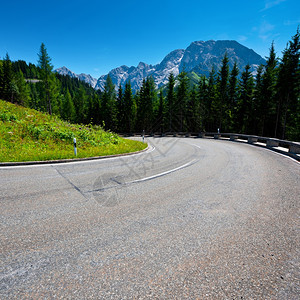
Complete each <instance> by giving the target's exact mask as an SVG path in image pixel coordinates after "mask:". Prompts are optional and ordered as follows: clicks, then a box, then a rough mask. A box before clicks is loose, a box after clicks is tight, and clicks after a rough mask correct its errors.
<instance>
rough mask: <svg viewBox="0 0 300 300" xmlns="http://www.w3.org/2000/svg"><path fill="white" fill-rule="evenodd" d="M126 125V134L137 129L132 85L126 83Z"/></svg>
mask: <svg viewBox="0 0 300 300" xmlns="http://www.w3.org/2000/svg"><path fill="white" fill-rule="evenodd" d="M124 108H125V124H124V132H127V133H132V132H133V130H134V127H135V116H136V104H135V101H134V98H133V95H132V89H131V83H130V81H128V82H126V84H125V90H124Z"/></svg>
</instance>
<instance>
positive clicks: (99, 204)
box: [0, 138, 300, 299]
mask: <svg viewBox="0 0 300 300" xmlns="http://www.w3.org/2000/svg"><path fill="white" fill-rule="evenodd" d="M147 141H148V143H149V145H150V146H151V147H150V149H149V150H148V151H147V152H144V153H141V154H138V155H134V156H127V157H119V158H111V159H102V160H95V161H86V162H77V163H67V164H53V165H42V166H26V167H25V166H24V167H5V168H4V167H2V168H0V298H1V299H54V298H55V299H59V298H66V299H146V298H148V299H150V298H151V299H299V295H300V283H299V279H300V278H299V274H300V272H299V262H300V261H299V223H300V222H299V200H300V165H299V163H298V162H296V161H294V160H292V159H290V158H287V157H284V156H281V155H279V154H277V153H274V152H271V151H269V150H266V149H262V148H256V147H253V146H250V145H247V144H239V143H234V142H229V141H218V140H209V139H191V138H181V139H177V138H150V139H148V140H147Z"/></svg>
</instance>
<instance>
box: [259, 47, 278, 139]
mask: <svg viewBox="0 0 300 300" xmlns="http://www.w3.org/2000/svg"><path fill="white" fill-rule="evenodd" d="M277 62H278V60H277V58H276V53H275V48H274V43H272V45H271V48H270V55H269V57H268V58H267V63H266V67H265V72H264V74H263V75H262V94H263V98H262V99H261V100H262V103H261V113H262V118H261V122H262V124H261V132H260V134H261V135H266V136H273V135H274V126H275V120H276V99H275V87H276V75H277V69H276V67H277Z"/></svg>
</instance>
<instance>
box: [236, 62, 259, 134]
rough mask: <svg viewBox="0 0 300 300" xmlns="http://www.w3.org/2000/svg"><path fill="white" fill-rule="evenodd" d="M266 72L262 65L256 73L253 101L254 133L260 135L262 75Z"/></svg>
mask: <svg viewBox="0 0 300 300" xmlns="http://www.w3.org/2000/svg"><path fill="white" fill-rule="evenodd" d="M263 71H264V65H260V66H259V67H258V68H257V70H256V72H257V74H256V78H255V89H254V99H253V132H254V133H255V134H257V135H258V134H259V132H260V128H261V126H262V125H261V124H262V118H263V117H262V107H261V106H262V103H263V101H264V99H263V91H262V75H263ZM236 115H237V114H236Z"/></svg>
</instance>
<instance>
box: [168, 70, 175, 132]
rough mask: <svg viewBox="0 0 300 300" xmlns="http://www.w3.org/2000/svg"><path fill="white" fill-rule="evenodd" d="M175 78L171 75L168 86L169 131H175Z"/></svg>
mask: <svg viewBox="0 0 300 300" xmlns="http://www.w3.org/2000/svg"><path fill="white" fill-rule="evenodd" d="M174 88H175V77H174V75H173V73H170V75H169V77H168V84H167V101H166V102H167V103H166V104H167V114H168V125H169V126H168V127H169V131H170V132H172V131H174V127H173V126H174V124H173V123H174V106H175V91H174Z"/></svg>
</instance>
